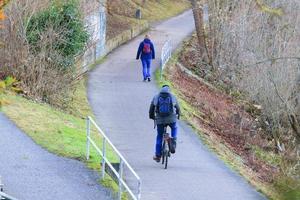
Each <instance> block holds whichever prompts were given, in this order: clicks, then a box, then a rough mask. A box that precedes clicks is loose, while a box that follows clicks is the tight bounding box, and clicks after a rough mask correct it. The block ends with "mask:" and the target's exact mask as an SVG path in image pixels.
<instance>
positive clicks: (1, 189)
mask: <svg viewBox="0 0 300 200" xmlns="http://www.w3.org/2000/svg"><path fill="white" fill-rule="evenodd" d="M0 192H3V183H2V181H1V176H0ZM0 200H1V196H0Z"/></svg>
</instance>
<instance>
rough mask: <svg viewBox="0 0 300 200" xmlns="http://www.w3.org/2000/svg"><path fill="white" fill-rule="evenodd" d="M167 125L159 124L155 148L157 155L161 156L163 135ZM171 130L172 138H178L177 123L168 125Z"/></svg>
mask: <svg viewBox="0 0 300 200" xmlns="http://www.w3.org/2000/svg"><path fill="white" fill-rule="evenodd" d="M165 126H166V125H165V124H157V136H156V146H155V155H156V156H161V146H162V141H163V133H164V127H165ZM167 126H169V127H170V128H171V136H172V137H173V138H177V125H176V122H175V123H171V124H167Z"/></svg>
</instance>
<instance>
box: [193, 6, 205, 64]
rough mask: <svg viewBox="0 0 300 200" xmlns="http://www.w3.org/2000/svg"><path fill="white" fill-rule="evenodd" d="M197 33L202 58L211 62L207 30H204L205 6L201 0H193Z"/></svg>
mask: <svg viewBox="0 0 300 200" xmlns="http://www.w3.org/2000/svg"><path fill="white" fill-rule="evenodd" d="M191 4H192V9H193V15H194V21H195V27H196V33H197V37H198V44H199V47H200V53H201V56H202V59H203V60H204V61H205V62H207V63H208V62H209V59H208V54H207V45H206V40H205V32H204V20H203V7H202V5H200V2H199V1H197V0H191Z"/></svg>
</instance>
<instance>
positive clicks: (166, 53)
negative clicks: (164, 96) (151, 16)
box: [160, 39, 172, 79]
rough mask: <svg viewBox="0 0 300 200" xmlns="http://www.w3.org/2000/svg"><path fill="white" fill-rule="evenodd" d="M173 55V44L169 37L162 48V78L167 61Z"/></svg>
mask: <svg viewBox="0 0 300 200" xmlns="http://www.w3.org/2000/svg"><path fill="white" fill-rule="evenodd" d="M171 55H172V45H171V40H170V39H168V40H167V41H166V42H165V43H164V45H163V47H162V50H161V58H160V79H162V73H163V70H164V67H165V65H166V63H167V62H168V61H169V59H170V58H171Z"/></svg>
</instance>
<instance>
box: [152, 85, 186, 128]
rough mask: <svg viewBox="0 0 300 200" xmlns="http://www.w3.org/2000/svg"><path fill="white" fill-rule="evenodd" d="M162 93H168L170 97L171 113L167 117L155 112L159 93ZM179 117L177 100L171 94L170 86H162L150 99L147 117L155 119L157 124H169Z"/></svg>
mask: <svg viewBox="0 0 300 200" xmlns="http://www.w3.org/2000/svg"><path fill="white" fill-rule="evenodd" d="M163 93H168V94H170V95H171V97H172V103H173V108H174V109H173V111H174V112H173V113H172V114H171V115H170V116H167V117H161V116H159V115H158V114H157V110H156V109H157V104H158V98H159V96H160V95H161V94H163ZM179 117H180V107H179V104H178V101H177V99H176V97H175V96H174V95H173V94H171V92H170V88H169V87H163V88H162V89H161V91H160V93H159V94H158V95H155V96H154V97H153V99H152V102H151V104H150V109H149V118H150V119H153V120H156V123H157V124H171V123H174V122H176V121H177V118H178V119H179Z"/></svg>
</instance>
